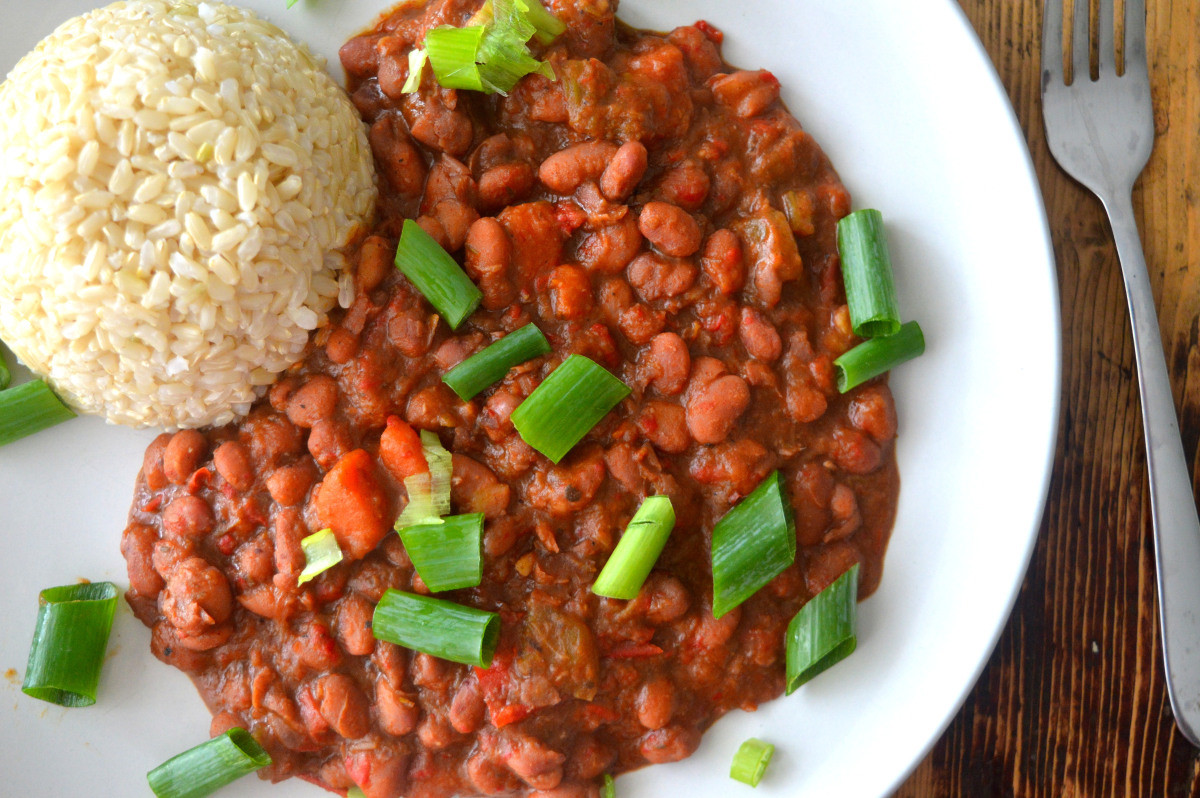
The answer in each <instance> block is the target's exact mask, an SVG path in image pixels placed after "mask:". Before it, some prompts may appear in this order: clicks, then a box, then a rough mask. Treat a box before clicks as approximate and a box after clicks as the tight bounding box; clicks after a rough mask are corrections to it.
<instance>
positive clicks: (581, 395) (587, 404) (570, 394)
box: [512, 355, 629, 463]
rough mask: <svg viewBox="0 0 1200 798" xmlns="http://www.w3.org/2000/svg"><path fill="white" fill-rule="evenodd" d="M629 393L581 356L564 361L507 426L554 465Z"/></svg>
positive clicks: (617, 380)
mask: <svg viewBox="0 0 1200 798" xmlns="http://www.w3.org/2000/svg"><path fill="white" fill-rule="evenodd" d="M628 395H629V387H628V386H626V385H625V383H623V382H621V381H620V380H619V379H617V378H616V377H614V376H613V375H612V374H610V373H609V372H608V371H607V370H606V369H604V368H603V367H601V366H599V365H597V364H596V363H594V362H593V361H591V360H589V359H588V358H586V357H584V356H583V355H571V356H570V357H568V358H567V359H566V360H564V361H563V362H562V363H561V364H560V365H559V367H558V368H556V369H555V370H554V371H553V372H551V374H550V376H549V377H547V378H546V379H545V380H543V381H542V384H541V385H539V386H538V387H537V388H534V390H533V393H531V394H529V396H528V397H527V398H526V399H525V401H524V402H521V404H520V406H519V407H517V409H516V410H514V411H513V413H512V423H513V426H514V427H516V428H517V432H519V433H521V438H523V439H524V441H525V442H526V443H528V444H529V445H530V446H532V447H533V448H535V449H537V450H538V451H539V452H541V453H542V454H544V455H546V456H547V457H549V458H550V459H551V460H552V461H554V462H555V463H557V462H559V461H560V460H562V459H563V457H565V456H566V454H567V452H569V451H571V449H572V448H573V447H574V446H575V444H577V443H579V441H581V440H583V436H584V435H587V434H588V432H589V431H590V430H591V429H592V427H594V426H596V424H598V423H599V422H600V419H602V418H604V416H605V415H607V414H608V411H610V410H612V409H613V408H614V407H616V406H617V403H618V402H620V401H621V400H622V399H624V398H625V397H626V396H628Z"/></svg>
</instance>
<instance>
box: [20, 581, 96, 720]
mask: <svg viewBox="0 0 1200 798" xmlns="http://www.w3.org/2000/svg"><path fill="white" fill-rule="evenodd" d="M116 611H117V586H116V585H114V584H113V583H112V582H88V583H83V584H77V585H64V586H62V587H51V588H47V589H46V590H43V591H42V592H41V593H39V594H38V617H37V626H36V627H35V628H34V630H33V643H32V645H31V646H30V647H29V663H28V665H26V667H25V680H24V682H23V683H22V685H21V690H22V691H23V692H24V693H25V695H27V696H30V697H32V698H37V699H41V700H42V701H49V702H50V703H52V704H58V705H59V706H63V707H90V706H91V705H92V704H94V703H96V688H97V687H98V686H99V684H100V669H101V667H103V665H104V652H105V650H106V649H107V648H108V635H109V633H110V632H111V631H112V622H113V615H114V614H116Z"/></svg>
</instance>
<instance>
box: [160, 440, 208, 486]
mask: <svg viewBox="0 0 1200 798" xmlns="http://www.w3.org/2000/svg"><path fill="white" fill-rule="evenodd" d="M206 457H208V439H207V438H205V437H204V436H203V435H201V434H200V433H199V432H197V431H196V430H194V429H185V430H180V431H179V432H176V433H175V434H174V435H172V436H171V440H170V441H169V442H168V443H167V446H166V448H165V449H164V450H163V473H164V474H165V475H166V477H167V479H169V480H171V481H172V482H174V483H175V484H176V485H182V484H183V483H185V482H187V481H188V478H189V477H190V476H191V475H192V472H193V471H195V470H196V469H197V468H199V467H200V463H202V462H204V458H206Z"/></svg>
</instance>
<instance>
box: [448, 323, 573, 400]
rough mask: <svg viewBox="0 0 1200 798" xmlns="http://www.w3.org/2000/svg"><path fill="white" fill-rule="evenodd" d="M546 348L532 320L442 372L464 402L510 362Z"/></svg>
mask: <svg viewBox="0 0 1200 798" xmlns="http://www.w3.org/2000/svg"><path fill="white" fill-rule="evenodd" d="M549 352H550V342H549V341H547V340H546V336H544V335H542V331H541V330H539V329H538V328H537V325H536V324H526V325H525V326H524V327H522V328H521V329H519V330H515V331H513V332H511V333H509V334H508V335H506V336H504V337H503V338H501V339H500V340H499V341H496V342H495V343H492V344H490V345H488V346H487V347H486V348H485V349H483V350H481V351H479V352H476V353H475V354H473V355H471V356H470V357H469V358H467V359H466V360H464V361H463V362H461V363H459V364H458V365H457V366H455V367H454V368H452V369H450V370H449V371H447V372H446V373H445V375H443V376H442V382H444V383H446V384H447V385H449V386H450V387H451V388H452V389H453V390H454V392H455V393H456V394H458V395H459V397H460V398H461V399H462V400H463V401H464V402H469V401H471V399H472V398H474V397H475V395H476V394H478V393H479V392H480V391H482V390H483V389H484V388H487V387H488V386H489V385H492V384H493V383H496V382H499V381H500V380H501V379H503V378H504V375H505V374H507V373H508V370H509V369H510V368H512V367H513V366H517V365H520V364H521V363H524V362H525V361H527V360H532V359H533V358H535V357H538V356H539V355H545V354H548V353H549Z"/></svg>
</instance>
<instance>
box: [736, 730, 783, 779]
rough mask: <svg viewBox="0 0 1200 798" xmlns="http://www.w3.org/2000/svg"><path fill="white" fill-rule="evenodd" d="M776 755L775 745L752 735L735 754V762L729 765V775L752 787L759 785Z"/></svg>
mask: <svg viewBox="0 0 1200 798" xmlns="http://www.w3.org/2000/svg"><path fill="white" fill-rule="evenodd" d="M774 755H775V746H774V745H772V744H771V743H764V742H763V741H762V740H760V739H758V738H757V737H751V738H750V739H749V740H747V741H746V742H744V743H742V745H741V747H740V748H738V751H737V753H736V754H734V755H733V763H732V764H731V765H730V766H729V777H730V778H731V779H735V780H737V781H740V782H742V783H743V784H749V785H750V786H751V787H757V786H758V783H759V782H760V781H762V777H763V773H765V772H766V770H767V765H769V764H770V763H771V757H772V756H774Z"/></svg>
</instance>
